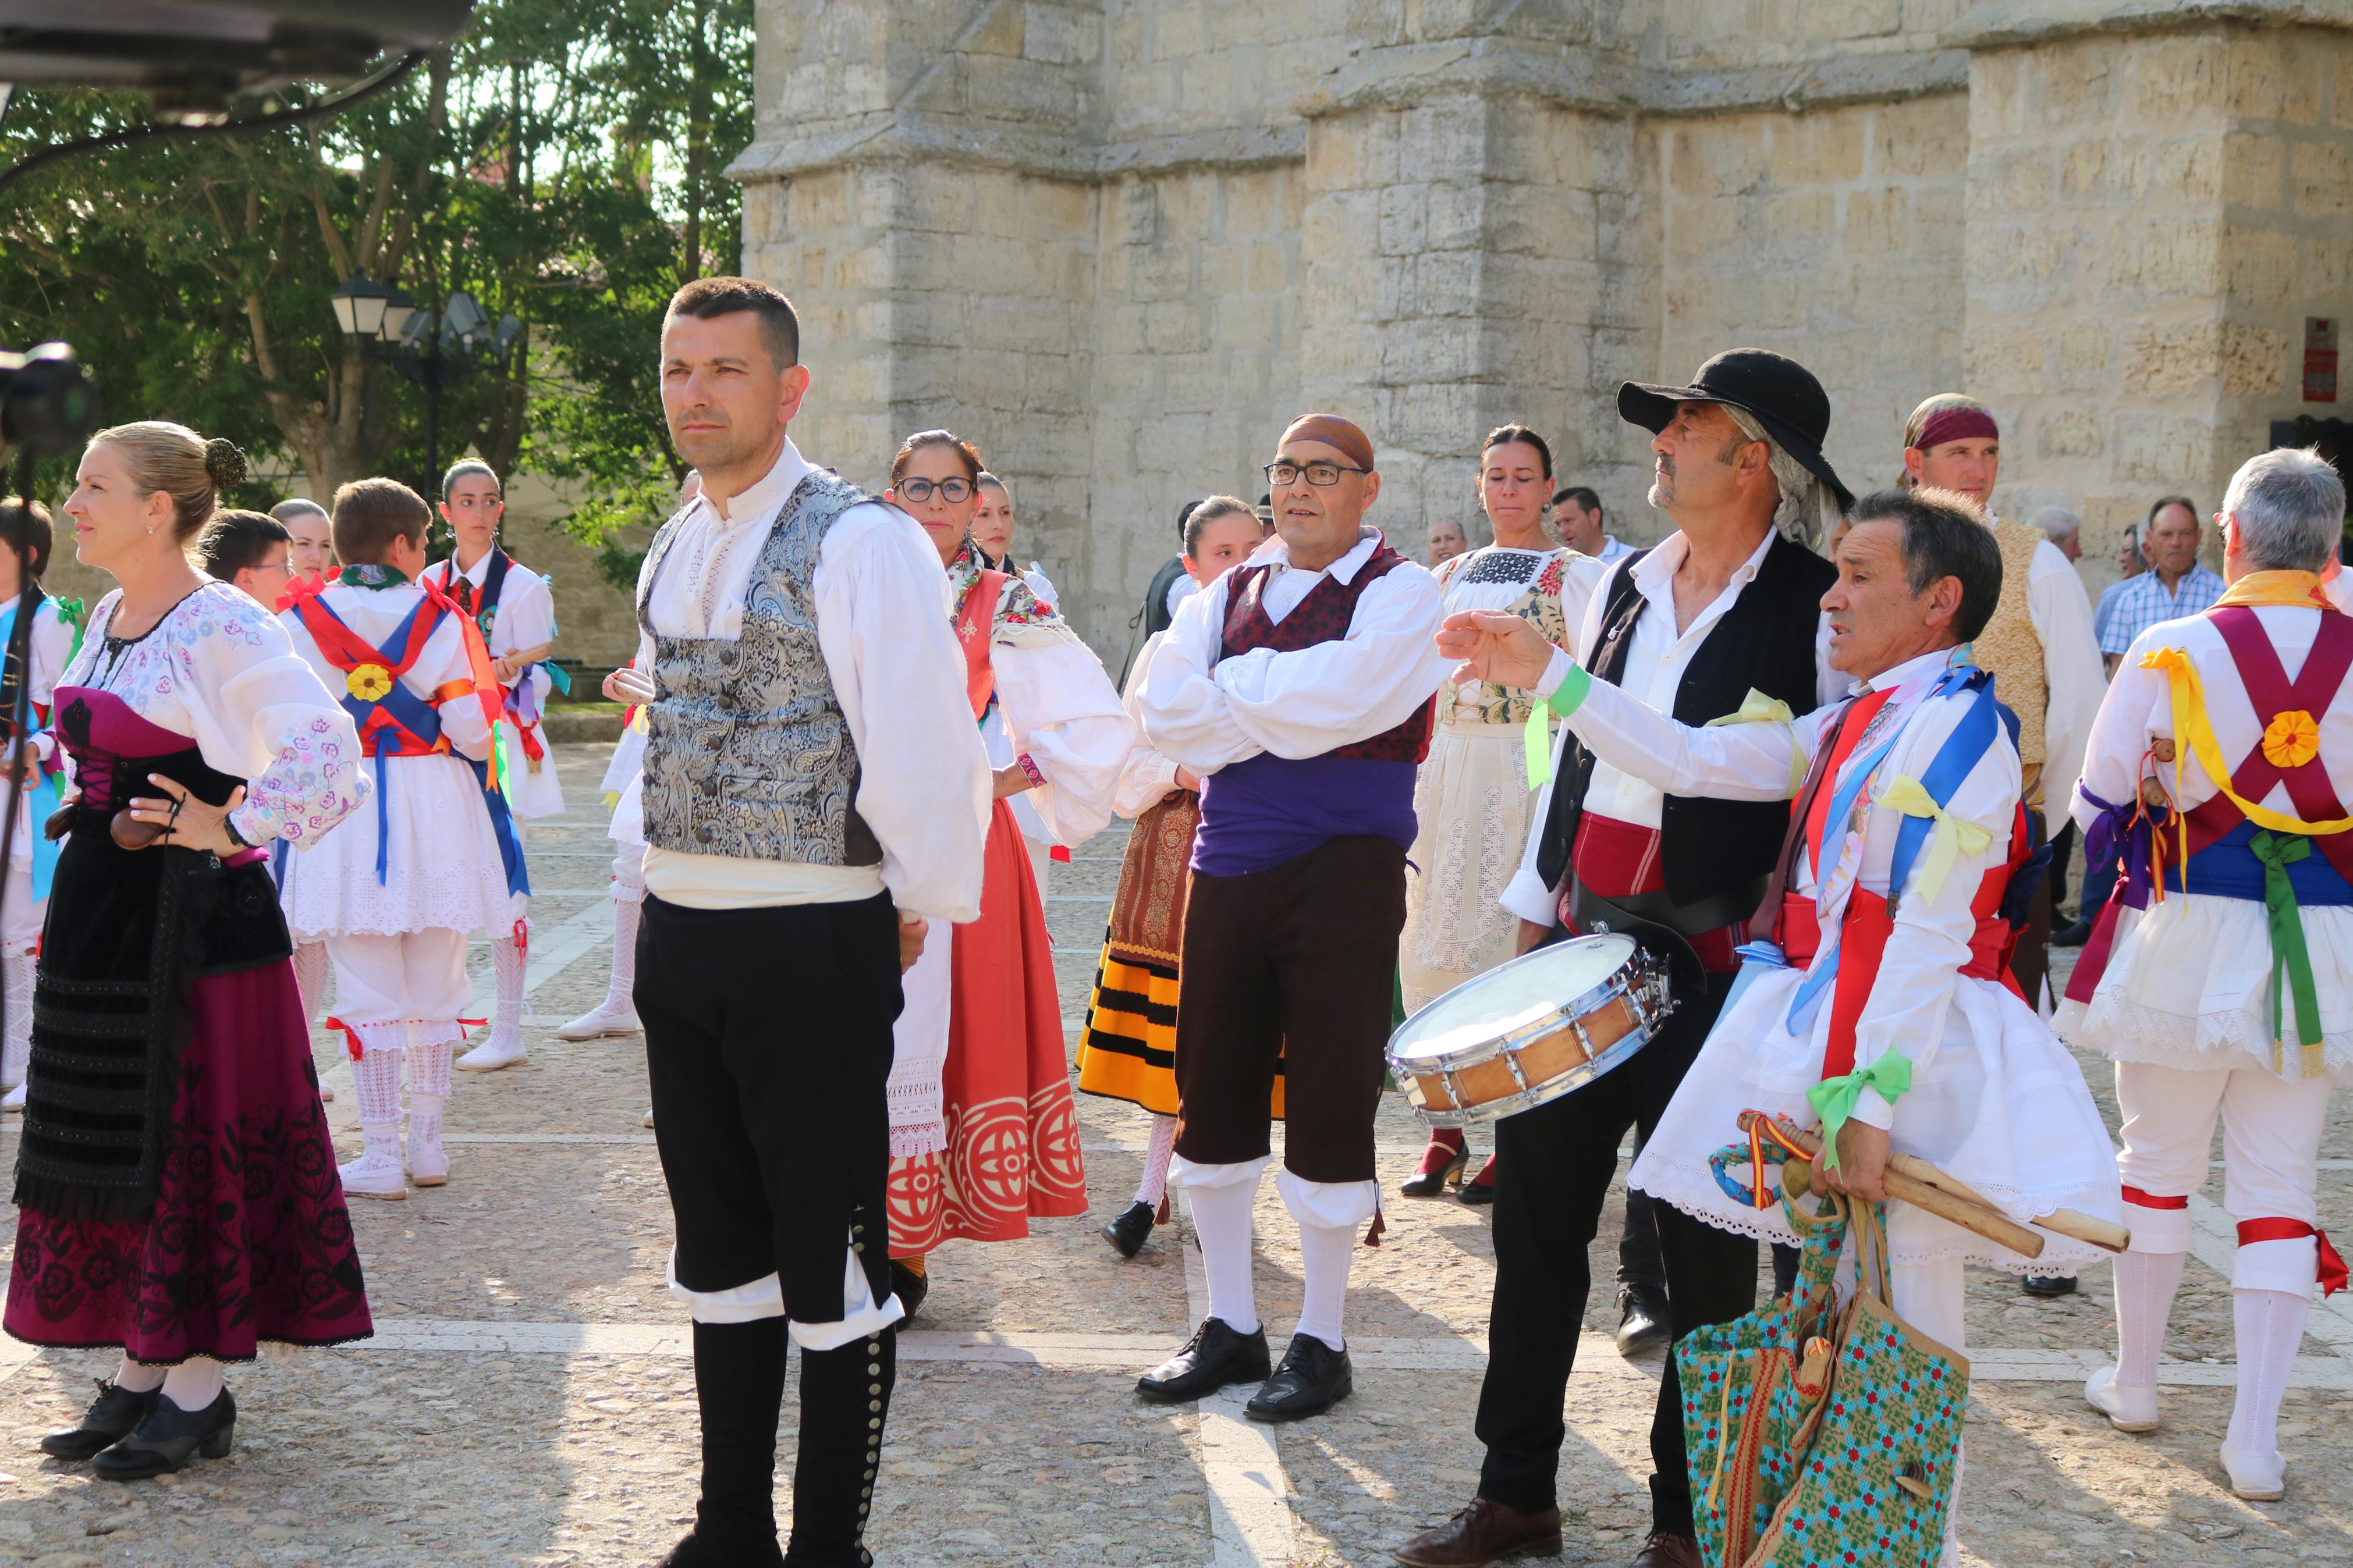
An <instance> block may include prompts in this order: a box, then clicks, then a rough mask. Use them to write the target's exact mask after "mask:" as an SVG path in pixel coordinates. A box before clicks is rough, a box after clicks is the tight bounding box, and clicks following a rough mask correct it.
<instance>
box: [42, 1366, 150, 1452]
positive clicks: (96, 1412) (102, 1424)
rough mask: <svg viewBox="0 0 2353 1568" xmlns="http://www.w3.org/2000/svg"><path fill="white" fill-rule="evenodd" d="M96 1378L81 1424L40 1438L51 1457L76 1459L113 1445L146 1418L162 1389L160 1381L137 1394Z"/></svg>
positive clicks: (43, 1447)
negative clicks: (88, 1405) (95, 1396)
mask: <svg viewBox="0 0 2353 1568" xmlns="http://www.w3.org/2000/svg"><path fill="white" fill-rule="evenodd" d="M95 1381H96V1382H97V1384H98V1397H97V1398H96V1399H93V1400H91V1401H90V1410H89V1413H88V1414H86V1415H83V1416H82V1418H81V1425H80V1426H77V1427H75V1428H74V1429H73V1430H72V1431H70V1432H52V1433H50V1434H49V1435H48V1436H46V1437H44V1438H42V1439H41V1452H42V1453H44V1454H47V1455H49V1456H50V1457H51V1458H59V1459H71V1460H76V1461H79V1460H82V1459H87V1458H91V1457H92V1456H94V1455H96V1454H97V1453H98V1452H99V1450H100V1449H101V1448H111V1447H113V1446H114V1445H115V1444H116V1443H118V1442H120V1441H121V1439H123V1438H125V1437H128V1436H131V1433H132V1428H133V1427H135V1426H138V1425H139V1423H141V1422H142V1421H144V1420H146V1419H147V1415H148V1413H149V1412H150V1411H152V1410H153V1409H154V1408H155V1396H156V1395H157V1394H161V1393H162V1392H163V1385H162V1384H157V1385H156V1386H155V1387H153V1388H151V1389H149V1390H148V1391H147V1392H146V1393H144V1394H138V1393H134V1392H132V1390H130V1389H128V1388H125V1387H123V1386H122V1385H121V1384H119V1383H110V1382H109V1381H107V1380H106V1379H105V1378H102V1377H101V1378H98V1379H96V1380H95Z"/></svg>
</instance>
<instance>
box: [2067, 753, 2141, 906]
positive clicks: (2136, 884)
mask: <svg viewBox="0 0 2353 1568" xmlns="http://www.w3.org/2000/svg"><path fill="white" fill-rule="evenodd" d="M2075 787H2076V788H2077V789H2079V790H2082V791H2083V795H2084V799H2085V800H2088V801H2090V802H2091V803H2092V804H2093V805H2095V806H2097V807H2099V812H2100V814H2099V815H2098V816H2094V818H2092V825H2091V826H2089V827H2087V828H2085V829H2084V865H2086V866H2096V865H2098V864H2099V863H2100V862H2101V861H2103V860H2105V859H2106V858H2108V857H2109V856H2110V855H2111V854H2113V855H2115V856H2116V860H2117V864H2118V866H2119V867H2120V868H2122V871H2123V879H2122V881H2121V882H2120V883H2119V885H2118V889H2117V895H2116V896H2117V897H2119V898H2121V899H2123V900H2124V902H2125V907H2126V909H2132V910H2145V909H2147V908H2148V900H2149V898H2150V895H2151V893H2152V890H2153V889H2155V887H2156V883H2157V877H2156V873H2155V871H2154V870H2153V869H2152V868H2151V861H2150V857H2149V841H2150V838H2151V837H2152V835H2153V834H2154V833H2155V831H2156V826H2157V825H2156V822H2155V820H2154V816H2153V815H2152V814H2150V813H2147V812H2144V811H2142V810H2141V809H2140V803H2139V802H2138V801H2137V800H2134V799H2132V798H2130V797H2127V798H2126V801H2125V803H2124V804H2123V805H2114V804H2112V803H2111V802H2108V801H2105V800H2102V799H2101V798H2100V797H2099V796H2098V795H2094V794H2093V793H2092V792H2091V791H2090V790H2089V789H2086V788H2084V786H2083V785H2082V784H2077V785H2076V786H2075Z"/></svg>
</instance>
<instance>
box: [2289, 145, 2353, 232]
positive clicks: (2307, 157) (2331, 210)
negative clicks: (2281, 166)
mask: <svg viewBox="0 0 2353 1568" xmlns="http://www.w3.org/2000/svg"><path fill="white" fill-rule="evenodd" d="M2287 168H2288V192H2289V195H2290V196H2291V197H2292V198H2293V200H2294V201H2295V210H2296V211H2297V212H2298V213H2299V214H2301V215H2303V216H2306V217H2321V218H2341V217H2343V216H2346V214H2347V213H2348V211H2353V147H2348V146H2347V145H2346V143H2344V142H2334V141H2332V142H2322V141H2317V140H2299V141H2295V142H2290V143H2289V144H2288V157H2287Z"/></svg>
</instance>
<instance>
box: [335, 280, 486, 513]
mask: <svg viewBox="0 0 2353 1568" xmlns="http://www.w3.org/2000/svg"><path fill="white" fill-rule="evenodd" d="M332 298H333V302H334V307H335V324H336V325H337V326H338V327H340V328H342V329H343V335H344V336H346V337H348V338H350V339H352V340H353V347H355V348H356V349H357V350H358V351H359V352H360V353H363V354H365V355H366V356H367V357H369V358H370V359H374V360H377V361H380V362H381V363H385V364H389V365H391V366H392V367H393V368H394V369H395V370H396V371H398V372H400V374H403V375H405V376H406V377H408V379H409V380H411V381H413V382H415V383H416V384H417V385H418V386H419V387H421V388H423V389H424V393H425V467H426V470H427V473H428V475H431V476H433V477H435V478H438V476H439V474H440V472H441V392H442V389H443V388H444V387H448V386H452V385H455V384H457V383H459V382H460V381H463V380H464V379H465V378H466V377H468V376H470V375H471V374H473V373H474V372H475V371H477V370H479V369H480V368H481V363H482V360H483V358H484V357H486V356H487V357H489V358H491V359H495V360H497V361H498V362H499V363H501V364H504V363H506V359H507V355H508V353H510V352H511V351H512V349H513V347H514V342H515V340H516V339H517V338H518V337H520V336H522V322H521V321H517V320H515V318H514V317H512V316H501V317H500V318H499V321H498V324H497V326H496V328H495V329H493V328H492V326H491V318H490V314H489V312H487V311H485V310H483V309H482V307H481V306H480V304H478V303H477V302H476V301H475V300H474V297H473V296H472V295H470V294H469V293H467V292H466V291H465V290H464V289H459V290H458V291H457V292H456V293H454V294H451V295H450V296H449V298H448V300H446V301H444V302H443V304H442V307H441V310H440V312H439V315H438V318H437V317H436V314H435V312H433V311H432V310H427V309H424V308H422V307H420V306H419V305H418V304H417V300H416V298H415V297H414V296H413V295H411V294H410V293H409V292H408V290H407V289H399V288H393V289H386V288H385V287H384V285H382V284H380V283H377V282H375V280H374V279H371V278H369V277H368V275H367V274H366V273H364V272H355V273H353V275H352V276H351V277H349V278H346V279H343V283H342V285H341V286H340V287H339V288H337V289H336V290H335V292H334V295H333V297H332Z"/></svg>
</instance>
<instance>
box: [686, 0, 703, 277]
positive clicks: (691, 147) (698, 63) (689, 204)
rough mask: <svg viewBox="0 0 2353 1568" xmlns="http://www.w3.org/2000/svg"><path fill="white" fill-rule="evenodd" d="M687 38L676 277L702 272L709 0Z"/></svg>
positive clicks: (700, 7)
mask: <svg viewBox="0 0 2353 1568" xmlns="http://www.w3.org/2000/svg"><path fill="white" fill-rule="evenodd" d="M691 26H692V27H693V29H694V31H693V35H692V36H691V37H690V38H689V39H688V40H687V58H688V62H689V64H688V69H687V79H686V232H685V233H684V235H683V236H682V237H681V239H682V245H681V249H682V250H683V252H684V254H683V255H681V257H680V258H679V269H678V280H679V281H680V282H681V284H684V283H691V282H693V281H694V280H695V279H698V278H700V277H702V181H703V176H704V174H705V173H706V171H708V170H709V168H710V167H711V43H710V39H711V0H698V4H697V5H695V7H694V20H693V22H692V23H691Z"/></svg>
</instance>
